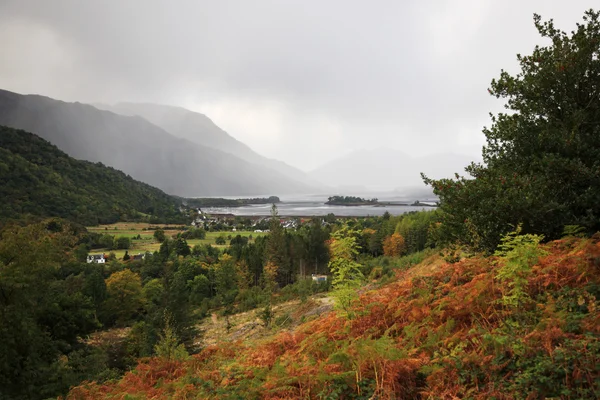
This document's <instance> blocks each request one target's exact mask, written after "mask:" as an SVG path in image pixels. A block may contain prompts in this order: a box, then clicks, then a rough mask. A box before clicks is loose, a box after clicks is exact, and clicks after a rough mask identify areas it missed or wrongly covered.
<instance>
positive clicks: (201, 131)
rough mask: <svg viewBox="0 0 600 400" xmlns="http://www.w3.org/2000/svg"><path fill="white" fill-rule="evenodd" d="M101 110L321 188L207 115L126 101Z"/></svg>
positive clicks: (176, 108)
mask: <svg viewBox="0 0 600 400" xmlns="http://www.w3.org/2000/svg"><path fill="white" fill-rule="evenodd" d="M97 107H98V108H101V109H104V110H108V111H112V112H115V113H117V114H122V115H128V116H136V115H137V116H140V117H142V118H144V119H146V120H148V121H149V122H151V123H152V124H154V125H156V126H159V127H161V128H162V129H164V130H165V131H167V132H169V133H170V134H172V135H173V136H176V137H179V138H182V139H187V140H189V141H191V142H194V143H197V144H199V145H202V146H207V147H212V148H214V149H217V150H221V151H223V152H225V153H229V154H232V155H234V156H236V157H239V158H241V159H242V160H245V161H248V162H250V163H252V164H256V165H261V166H263V167H266V168H271V169H274V170H276V171H278V172H279V173H281V174H283V175H285V176H287V177H288V178H291V179H294V180H297V181H299V182H302V183H304V184H307V185H313V186H317V185H318V183H317V182H316V181H314V180H312V179H311V178H310V177H309V176H308V175H307V174H306V173H305V172H302V171H300V170H299V169H296V168H294V167H292V166H290V165H287V164H286V163H284V162H282V161H278V160H273V159H270V158H266V157H263V156H261V155H260V154H258V153H256V152H255V151H254V150H252V149H251V148H250V147H249V146H247V145H246V144H245V143H242V142H240V141H239V140H237V139H235V138H234V137H232V136H231V135H229V134H228V133H227V132H225V131H224V130H223V129H221V128H220V127H218V126H217V125H216V124H215V123H214V122H213V121H212V120H211V119H210V118H208V117H207V116H206V115H204V114H201V113H197V112H193V111H190V110H187V109H185V108H181V107H174V106H166V105H160V104H150V103H127V102H124V103H118V104H115V105H105V104H98V105H97Z"/></svg>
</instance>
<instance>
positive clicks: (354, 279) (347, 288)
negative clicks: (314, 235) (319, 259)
mask: <svg viewBox="0 0 600 400" xmlns="http://www.w3.org/2000/svg"><path fill="white" fill-rule="evenodd" d="M357 236H358V232H356V231H353V230H350V229H349V228H348V227H347V226H344V227H343V228H341V229H339V230H338V231H336V232H334V233H333V234H332V235H331V239H330V241H329V251H330V261H329V270H330V271H331V273H332V275H333V279H332V284H333V288H334V291H333V292H332V296H333V297H334V299H335V306H336V308H337V309H338V310H340V311H342V312H344V313H345V315H346V316H347V317H348V318H351V317H352V314H351V311H350V309H351V308H350V306H351V304H352V302H353V301H354V299H355V298H356V290H357V289H358V288H359V287H360V285H361V284H362V282H363V281H364V275H363V273H362V270H361V265H360V264H359V263H358V262H356V256H357V255H358V243H357Z"/></svg>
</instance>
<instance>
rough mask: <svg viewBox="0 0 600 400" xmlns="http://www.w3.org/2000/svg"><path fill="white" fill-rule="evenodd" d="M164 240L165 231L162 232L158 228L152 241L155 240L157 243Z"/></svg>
mask: <svg viewBox="0 0 600 400" xmlns="http://www.w3.org/2000/svg"><path fill="white" fill-rule="evenodd" d="M165 238H166V236H165V231H164V230H162V229H160V228H159V229H156V230H155V231H154V239H156V241H157V242H158V243H162V242H164V241H165Z"/></svg>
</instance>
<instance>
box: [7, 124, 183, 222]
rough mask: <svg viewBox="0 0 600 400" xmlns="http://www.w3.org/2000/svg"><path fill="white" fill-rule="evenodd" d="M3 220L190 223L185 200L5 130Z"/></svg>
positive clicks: (19, 132)
mask: <svg viewBox="0 0 600 400" xmlns="http://www.w3.org/2000/svg"><path fill="white" fill-rule="evenodd" d="M0 198H1V199H2V204H1V205H0V219H7V218H14V219H18V218H20V217H23V216H27V215H33V216H41V217H62V218H67V219H70V220H72V221H75V222H79V223H81V224H84V225H95V224H98V223H113V222H116V221H118V220H120V219H128V220H147V221H152V222H184V220H185V219H184V216H183V214H181V212H180V211H179V206H180V201H179V200H178V199H177V198H175V197H173V196H169V195H167V194H165V193H164V192H162V191H161V190H159V189H156V188H154V187H152V186H150V185H147V184H145V183H142V182H138V181H136V180H134V179H133V178H131V177H130V176H127V175H125V174H124V173H123V172H121V171H117V170H115V169H113V168H110V167H106V166H104V165H102V164H100V163H98V164H94V163H91V162H88V161H79V160H75V159H74V158H72V157H69V156H68V155H67V154H65V153H64V152H62V151H60V150H59V149H58V148H57V147H56V146H54V145H52V144H50V143H49V142H47V141H46V140H44V139H42V138H40V137H39V136H37V135H34V134H32V133H29V132H25V131H23V130H16V129H12V128H8V127H5V126H0Z"/></svg>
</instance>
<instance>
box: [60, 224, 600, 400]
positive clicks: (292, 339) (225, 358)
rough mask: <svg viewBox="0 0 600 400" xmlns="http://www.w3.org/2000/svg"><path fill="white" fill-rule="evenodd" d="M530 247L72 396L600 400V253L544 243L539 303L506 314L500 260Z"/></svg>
mask: <svg viewBox="0 0 600 400" xmlns="http://www.w3.org/2000/svg"><path fill="white" fill-rule="evenodd" d="M334 235H335V234H334ZM517 238H522V239H517ZM530 239H532V240H527V239H524V238H523V237H521V236H515V235H511V238H510V239H508V240H506V241H505V242H504V243H505V245H506V246H505V247H504V248H503V250H502V251H503V252H502V254H500V255H499V256H497V257H501V258H500V259H499V260H498V258H497V257H491V258H484V257H473V258H469V259H463V260H461V261H459V262H456V263H453V264H449V263H444V262H443V260H442V259H441V258H440V257H439V256H438V258H437V261H436V262H435V263H434V264H433V265H435V268H432V267H431V264H430V263H425V264H424V265H418V266H416V267H414V268H413V269H409V270H407V271H402V272H398V279H397V280H396V281H395V282H392V283H390V284H388V285H387V286H384V287H382V288H379V289H376V290H370V291H369V290H366V291H365V292H364V293H363V294H362V295H361V296H359V297H357V298H356V301H355V302H354V303H353V304H352V305H351V311H352V313H353V314H354V315H355V318H354V319H353V320H352V321H351V322H349V321H347V320H346V319H345V318H344V317H343V316H342V315H339V314H336V313H329V314H327V315H324V316H322V317H321V318H319V319H317V320H315V321H312V322H309V323H306V324H303V325H300V326H299V327H298V328H297V329H296V330H295V331H293V332H288V331H284V332H281V333H279V334H278V335H276V336H275V337H273V338H271V339H269V340H268V341H264V340H263V341H258V342H255V343H245V344H242V343H239V342H237V343H236V342H227V343H223V344H221V345H218V346H211V347H209V348H206V349H204V350H203V351H202V352H201V353H199V354H197V355H194V356H192V359H191V360H188V361H184V362H177V363H171V364H166V363H164V362H162V361H161V360H160V359H150V360H146V361H142V362H141V363H140V364H139V365H138V367H137V369H136V370H135V371H132V372H130V373H127V374H126V375H125V377H124V378H123V379H121V380H120V381H119V382H115V383H109V384H84V385H82V386H79V387H77V388H75V389H74V390H73V391H72V392H71V394H70V397H69V398H72V399H77V398H93V397H105V398H122V397H124V396H132V397H134V396H137V397H140V398H168V397H173V398H178V397H180V398H183V397H187V398H263V399H282V398H357V399H358V398H379V399H396V398H408V399H418V398H471V399H475V400H476V399H490V398H496V399H507V400H508V399H521V398H530V399H533V398H565V399H567V398H597V397H598V396H599V395H600V369H599V367H598V366H599V365H600V345H599V343H600V342H599V338H600V330H599V329H598V326H599V324H598V321H599V320H600V308H599V306H600V304H599V302H598V298H599V296H600V277H599V275H598V274H597V268H598V265H599V262H598V260H600V243H599V242H598V239H593V240H581V239H575V240H571V241H558V242H552V243H549V244H547V245H543V246H542V247H541V249H540V256H539V259H538V261H537V262H536V263H535V265H532V263H533V261H532V260H534V259H535V258H530V257H529V255H528V254H529V253H526V255H525V258H522V259H524V260H528V261H527V263H528V264H529V265H532V266H531V268H530V271H529V272H528V280H527V283H526V284H525V285H523V286H522V289H523V291H524V294H525V295H526V296H527V297H528V298H530V299H532V300H533V303H531V304H523V306H521V307H506V306H504V304H503V303H502V298H503V296H504V295H505V293H507V292H508V291H509V290H510V289H511V287H512V286H511V282H512V280H511V279H497V274H498V267H497V261H498V262H500V263H502V262H505V261H506V260H509V259H513V256H515V255H517V254H519V255H518V257H517V258H519V257H522V256H523V254H525V253H521V251H522V249H523V248H529V249H530V250H532V249H534V248H539V246H540V245H536V244H534V243H535V242H536V241H537V239H539V238H537V239H534V238H530ZM334 240H335V239H334ZM515 240H516V241H515ZM341 253H342V254H348V252H347V251H343V252H341ZM426 267H427V268H426ZM417 271H420V273H418V272H417ZM425 271H426V272H425ZM282 322H283V321H282Z"/></svg>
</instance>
